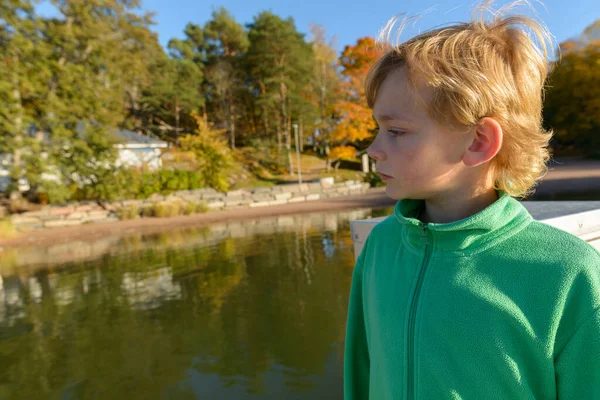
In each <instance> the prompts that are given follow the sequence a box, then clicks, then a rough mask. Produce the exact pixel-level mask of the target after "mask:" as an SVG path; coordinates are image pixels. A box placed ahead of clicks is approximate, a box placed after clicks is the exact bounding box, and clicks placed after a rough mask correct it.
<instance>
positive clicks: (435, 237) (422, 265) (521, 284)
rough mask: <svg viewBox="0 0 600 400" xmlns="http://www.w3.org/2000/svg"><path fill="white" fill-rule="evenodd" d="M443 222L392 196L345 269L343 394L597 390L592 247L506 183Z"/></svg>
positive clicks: (349, 398)
mask: <svg viewBox="0 0 600 400" xmlns="http://www.w3.org/2000/svg"><path fill="white" fill-rule="evenodd" d="M498 195H499V199H498V200H497V201H496V202H494V203H493V204H492V205H490V206H489V207H487V208H486V209H484V210H482V211H481V212H479V213H477V214H475V215H473V216H471V217H468V218H466V219H463V220H460V221H456V222H452V223H448V224H434V223H430V224H423V223H422V222H420V221H419V220H417V219H416V216H417V215H419V211H420V208H421V207H423V204H424V202H423V201H422V200H421V201H419V200H401V201H399V202H398V203H397V204H396V207H395V211H394V214H393V215H391V216H390V217H388V218H386V219H385V220H384V221H382V222H381V223H379V224H377V225H376V226H375V227H374V228H373V231H372V232H371V234H370V235H369V237H368V238H367V240H366V242H365V246H364V248H363V250H362V252H361V254H360V256H359V258H358V260H357V262H356V266H355V269H354V272H353V278H352V286H351V292H350V302H349V306H348V321H347V328H346V345H345V355H344V394H345V399H346V400H354V399H372V400H383V399H393V400H401V399H408V400H412V399H422V400H425V399H435V400H440V399H464V400H492V399H493V400H495V399H507V400H508V399H510V400H517V399H537V400H544V399H557V398H558V399H573V400H584V399H600V254H599V253H598V251H597V250H596V249H594V248H593V247H592V246H591V245H589V244H587V243H585V242H584V241H583V240H581V239H579V238H577V237H575V236H573V235H571V234H569V233H567V232H564V231H561V230H558V229H556V228H553V227H550V226H549V225H546V224H544V223H541V222H538V221H535V220H533V218H532V217H531V215H530V214H529V212H528V211H527V210H526V209H525V208H524V207H523V205H522V204H521V203H519V202H518V201H517V200H515V199H513V198H512V197H510V196H509V195H507V194H506V193H505V192H498Z"/></svg>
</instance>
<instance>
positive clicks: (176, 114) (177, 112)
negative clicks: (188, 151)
mask: <svg viewBox="0 0 600 400" xmlns="http://www.w3.org/2000/svg"><path fill="white" fill-rule="evenodd" d="M175 146H177V147H179V99H178V98H177V97H175Z"/></svg>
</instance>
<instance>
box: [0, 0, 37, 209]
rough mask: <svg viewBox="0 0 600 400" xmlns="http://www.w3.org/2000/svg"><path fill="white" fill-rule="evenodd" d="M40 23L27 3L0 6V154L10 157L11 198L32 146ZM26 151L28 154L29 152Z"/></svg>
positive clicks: (13, 1)
mask: <svg viewBox="0 0 600 400" xmlns="http://www.w3.org/2000/svg"><path fill="white" fill-rule="evenodd" d="M40 29H41V21H40V20H39V18H38V17H37V16H36V15H35V12H34V7H33V3H32V2H31V1H28V0H10V1H6V2H2V3H0V50H1V52H2V58H1V60H0V61H1V62H0V99H1V100H2V104H3V106H2V111H1V112H0V152H2V153H5V154H10V158H11V161H12V165H13V168H12V171H11V179H12V183H11V185H10V187H9V192H10V194H11V197H15V196H17V197H18V196H19V195H20V192H19V191H18V182H19V181H20V180H21V179H23V178H25V175H26V170H25V168H24V165H26V164H27V161H28V160H29V159H30V158H32V157H33V158H34V159H36V158H37V159H39V157H38V155H39V152H32V151H31V146H32V145H33V144H35V142H34V141H33V140H32V138H31V136H30V135H29V134H28V128H29V126H30V125H31V124H32V122H33V120H34V118H35V114H36V111H35V108H36V107H35V106H36V97H37V96H36V94H37V92H38V91H39V90H40V85H41V81H40V78H39V77H40V75H42V74H41V72H42V69H43V66H41V65H40V62H39V61H40V57H41V56H44V55H45V54H46V49H45V48H44V46H43V43H40ZM28 149H29V151H28Z"/></svg>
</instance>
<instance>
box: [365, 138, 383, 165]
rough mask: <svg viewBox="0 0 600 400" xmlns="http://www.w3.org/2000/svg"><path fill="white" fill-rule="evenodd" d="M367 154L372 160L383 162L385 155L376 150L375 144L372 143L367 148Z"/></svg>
mask: <svg viewBox="0 0 600 400" xmlns="http://www.w3.org/2000/svg"><path fill="white" fill-rule="evenodd" d="M367 154H368V155H369V157H371V158H372V159H374V160H375V161H383V160H385V153H384V152H383V151H382V150H380V149H379V148H377V146H376V142H373V143H372V144H371V145H370V146H369V148H368V149H367Z"/></svg>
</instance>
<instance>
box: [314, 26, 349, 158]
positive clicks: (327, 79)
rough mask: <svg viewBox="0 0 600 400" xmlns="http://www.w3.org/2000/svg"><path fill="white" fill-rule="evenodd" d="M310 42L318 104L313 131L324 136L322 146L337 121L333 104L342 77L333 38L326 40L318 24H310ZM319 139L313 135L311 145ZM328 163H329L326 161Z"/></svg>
mask: <svg viewBox="0 0 600 400" xmlns="http://www.w3.org/2000/svg"><path fill="white" fill-rule="evenodd" d="M311 34H312V38H311V42H312V47H313V52H314V54H315V63H314V88H315V94H316V97H317V98H316V99H315V103H316V104H318V118H317V123H316V126H315V131H318V133H319V136H321V137H323V138H325V140H324V146H328V142H327V138H329V137H330V135H331V132H333V129H334V127H335V124H336V122H337V120H336V116H335V106H336V104H337V102H338V101H339V99H340V97H341V96H342V78H341V76H340V64H339V59H338V57H337V52H336V50H335V47H336V45H335V39H332V40H330V41H329V42H327V37H326V31H325V28H323V27H322V26H320V25H313V26H311ZM318 140H319V137H317V135H316V134H315V135H313V146H314V148H315V150H316V145H317V142H318ZM328 165H329V163H328Z"/></svg>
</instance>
